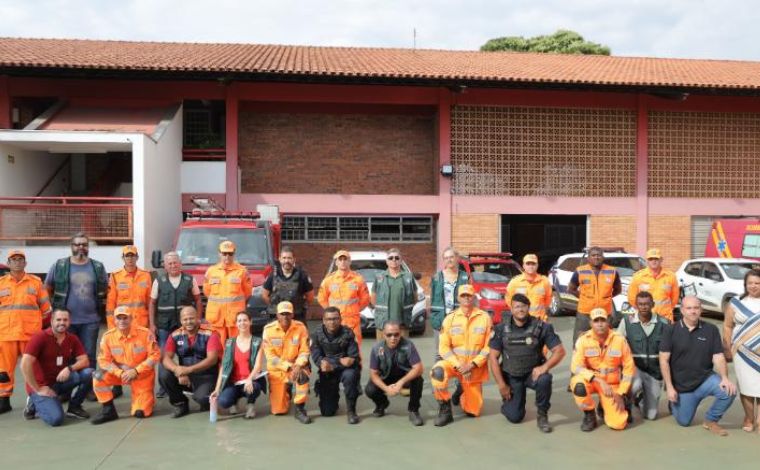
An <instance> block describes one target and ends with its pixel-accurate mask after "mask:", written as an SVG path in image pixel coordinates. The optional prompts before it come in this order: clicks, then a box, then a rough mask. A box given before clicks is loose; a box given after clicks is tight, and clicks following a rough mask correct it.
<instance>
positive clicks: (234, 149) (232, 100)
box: [225, 83, 240, 211]
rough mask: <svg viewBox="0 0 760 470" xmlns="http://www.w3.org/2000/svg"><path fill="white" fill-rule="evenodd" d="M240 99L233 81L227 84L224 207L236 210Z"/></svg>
mask: <svg viewBox="0 0 760 470" xmlns="http://www.w3.org/2000/svg"><path fill="white" fill-rule="evenodd" d="M239 102H240V100H239V98H238V90H237V87H236V85H235V84H234V83H231V84H229V85H228V86H227V96H226V98H225V111H226V126H227V129H226V134H225V135H226V150H227V178H226V179H227V185H226V186H227V195H226V204H225V208H226V209H227V210H231V211H236V210H238V201H239V198H240V184H239V182H240V178H239V176H238V175H239V170H238V112H239V106H238V104H239Z"/></svg>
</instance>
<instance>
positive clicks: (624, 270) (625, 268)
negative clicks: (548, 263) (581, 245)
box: [549, 248, 646, 316]
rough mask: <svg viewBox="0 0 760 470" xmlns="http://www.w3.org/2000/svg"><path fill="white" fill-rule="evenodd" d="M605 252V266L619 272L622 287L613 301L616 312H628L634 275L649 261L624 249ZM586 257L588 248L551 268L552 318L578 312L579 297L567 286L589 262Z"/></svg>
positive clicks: (605, 249) (570, 255) (561, 258)
mask: <svg viewBox="0 0 760 470" xmlns="http://www.w3.org/2000/svg"><path fill="white" fill-rule="evenodd" d="M603 250H604V262H605V264H608V265H610V266H612V267H614V268H615V269H617V272H618V276H620V283H621V285H622V286H621V287H622V292H621V293H620V295H616V296H615V297H614V298H613V299H612V300H613V304H614V306H615V310H616V311H618V312H623V313H628V312H629V311H630V310H631V307H630V305H628V297H627V296H628V286H629V285H630V284H631V278H632V277H633V274H634V273H635V272H636V271H638V270H640V269H643V268H644V267H646V261H645V260H644V258H642V257H641V256H639V255H637V254H633V253H626V252H625V250H623V249H622V248H603ZM587 255H588V248H586V249H584V250H583V252H581V253H570V254H567V255H562V256H560V257H559V258H558V259H557V262H556V263H555V264H554V265H553V266H552V267H551V269H549V283H550V284H551V285H552V289H553V290H554V294H553V296H552V303H551V305H550V306H549V315H550V316H557V315H561V314H562V313H563V312H572V313H575V311H576V309H577V308H578V298H577V297H576V296H574V295H572V294H570V293H568V292H567V286H568V284H570V279H571V278H572V277H573V273H574V272H575V270H576V269H577V268H578V266H581V265H583V264H585V263H586V262H587Z"/></svg>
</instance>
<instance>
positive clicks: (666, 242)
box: [642, 215, 691, 271]
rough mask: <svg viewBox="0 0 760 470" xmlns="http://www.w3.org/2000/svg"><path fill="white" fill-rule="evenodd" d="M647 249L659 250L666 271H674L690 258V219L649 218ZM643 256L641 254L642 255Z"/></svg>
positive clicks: (656, 216)
mask: <svg viewBox="0 0 760 470" xmlns="http://www.w3.org/2000/svg"><path fill="white" fill-rule="evenodd" d="M647 237H648V240H649V246H648V248H659V249H660V250H661V251H662V257H663V259H664V261H663V264H664V266H665V267H666V268H667V269H670V270H672V271H675V270H676V269H678V268H679V267H680V266H681V263H683V262H684V261H685V260H687V259H689V258H691V217H690V216H688V215H678V216H671V215H653V216H649V226H648V233H647ZM642 255H643V253H642Z"/></svg>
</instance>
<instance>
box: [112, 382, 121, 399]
mask: <svg viewBox="0 0 760 470" xmlns="http://www.w3.org/2000/svg"><path fill="white" fill-rule="evenodd" d="M122 395H124V388H123V387H122V386H121V385H114V386H113V397H114V399H116V398H119V397H120V396H122Z"/></svg>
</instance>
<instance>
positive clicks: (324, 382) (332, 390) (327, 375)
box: [315, 367, 362, 416]
mask: <svg viewBox="0 0 760 470" xmlns="http://www.w3.org/2000/svg"><path fill="white" fill-rule="evenodd" d="M360 378H361V369H359V368H358V367H347V368H345V367H340V368H335V370H333V371H332V372H322V371H319V384H318V385H317V386H316V387H315V390H316V392H317V394H318V395H319V411H320V413H322V416H334V415H335V413H336V412H337V411H338V401H340V384H343V393H344V394H345V395H346V402H347V403H348V404H349V406H351V405H356V399H357V398H359V395H361V393H362V391H361V388H360V387H359V379H360Z"/></svg>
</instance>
